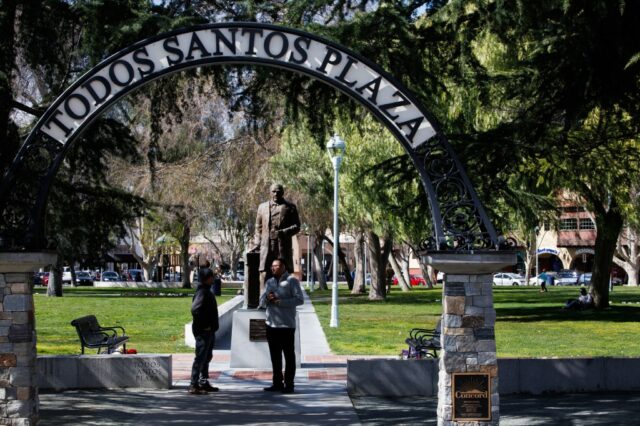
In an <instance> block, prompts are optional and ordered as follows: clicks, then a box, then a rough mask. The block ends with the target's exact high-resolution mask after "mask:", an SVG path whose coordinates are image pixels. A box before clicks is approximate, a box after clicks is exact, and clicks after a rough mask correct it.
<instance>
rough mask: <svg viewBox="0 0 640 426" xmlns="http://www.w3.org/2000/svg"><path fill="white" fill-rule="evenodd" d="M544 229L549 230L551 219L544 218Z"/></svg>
mask: <svg viewBox="0 0 640 426" xmlns="http://www.w3.org/2000/svg"><path fill="white" fill-rule="evenodd" d="M544 230H545V231H551V221H549V220H545V221H544Z"/></svg>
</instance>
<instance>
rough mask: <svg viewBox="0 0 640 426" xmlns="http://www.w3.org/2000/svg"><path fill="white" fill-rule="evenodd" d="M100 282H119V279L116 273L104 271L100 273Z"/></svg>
mask: <svg viewBox="0 0 640 426" xmlns="http://www.w3.org/2000/svg"><path fill="white" fill-rule="evenodd" d="M102 281H121V279H120V275H118V273H117V272H114V271H104V272H103V273H102Z"/></svg>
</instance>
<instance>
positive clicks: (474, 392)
mask: <svg viewBox="0 0 640 426" xmlns="http://www.w3.org/2000/svg"><path fill="white" fill-rule="evenodd" d="M452 382H453V389H452V392H453V398H452V401H453V420H454V421H465V420H466V421H479V420H491V384H490V383H491V379H490V377H489V374H486V373H453V377H452Z"/></svg>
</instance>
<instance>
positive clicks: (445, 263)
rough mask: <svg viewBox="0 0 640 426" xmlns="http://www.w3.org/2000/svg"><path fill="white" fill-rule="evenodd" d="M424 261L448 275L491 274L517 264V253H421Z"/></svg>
mask: <svg viewBox="0 0 640 426" xmlns="http://www.w3.org/2000/svg"><path fill="white" fill-rule="evenodd" d="M420 257H421V258H422V261H423V262H424V263H426V264H427V265H431V266H433V267H434V268H436V269H437V270H438V271H442V272H445V273H447V274H489V273H492V272H499V271H500V270H502V268H504V267H505V266H511V265H515V264H516V262H517V257H516V252H515V251H492V252H475V253H474V252H465V253H456V252H430V253H421V255H420Z"/></svg>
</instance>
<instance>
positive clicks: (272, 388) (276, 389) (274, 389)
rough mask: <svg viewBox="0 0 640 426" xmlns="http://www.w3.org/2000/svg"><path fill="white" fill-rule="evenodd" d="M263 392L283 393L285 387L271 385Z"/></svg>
mask: <svg viewBox="0 0 640 426" xmlns="http://www.w3.org/2000/svg"><path fill="white" fill-rule="evenodd" d="M263 390H264V391H265V392H282V391H283V390H284V386H282V385H280V386H278V385H271V386H269V387H268V388H264V389H263Z"/></svg>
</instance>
